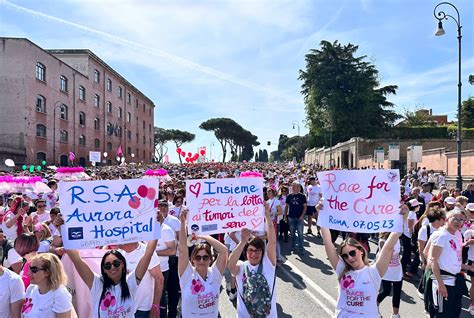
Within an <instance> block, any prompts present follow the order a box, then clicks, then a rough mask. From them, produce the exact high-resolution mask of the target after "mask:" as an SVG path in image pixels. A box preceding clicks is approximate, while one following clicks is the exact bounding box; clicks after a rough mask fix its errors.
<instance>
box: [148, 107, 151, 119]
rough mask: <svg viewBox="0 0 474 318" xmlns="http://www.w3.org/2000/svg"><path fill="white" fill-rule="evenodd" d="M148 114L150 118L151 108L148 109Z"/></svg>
mask: <svg viewBox="0 0 474 318" xmlns="http://www.w3.org/2000/svg"><path fill="white" fill-rule="evenodd" d="M148 114H149V115H150V117H151V107H150V109H148Z"/></svg>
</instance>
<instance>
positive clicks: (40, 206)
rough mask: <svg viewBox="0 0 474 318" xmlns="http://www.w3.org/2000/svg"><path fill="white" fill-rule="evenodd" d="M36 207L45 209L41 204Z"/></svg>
mask: <svg viewBox="0 0 474 318" xmlns="http://www.w3.org/2000/svg"><path fill="white" fill-rule="evenodd" d="M36 207H38V208H45V207H46V205H43V204H38V205H37V206H36Z"/></svg>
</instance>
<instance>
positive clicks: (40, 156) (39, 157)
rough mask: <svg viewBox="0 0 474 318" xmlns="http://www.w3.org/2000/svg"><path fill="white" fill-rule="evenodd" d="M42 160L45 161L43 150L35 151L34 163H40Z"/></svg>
mask: <svg viewBox="0 0 474 318" xmlns="http://www.w3.org/2000/svg"><path fill="white" fill-rule="evenodd" d="M43 161H46V154H45V153H44V152H37V153H36V163H37V164H41V163H42V162H43Z"/></svg>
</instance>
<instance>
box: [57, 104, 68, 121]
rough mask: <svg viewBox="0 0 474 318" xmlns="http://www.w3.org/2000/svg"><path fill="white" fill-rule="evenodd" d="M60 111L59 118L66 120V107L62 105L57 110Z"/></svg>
mask: <svg viewBox="0 0 474 318" xmlns="http://www.w3.org/2000/svg"><path fill="white" fill-rule="evenodd" d="M59 111H60V118H61V119H64V120H67V117H68V116H67V106H66V105H64V104H62V105H61V107H60V108H59Z"/></svg>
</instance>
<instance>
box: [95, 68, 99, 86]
mask: <svg viewBox="0 0 474 318" xmlns="http://www.w3.org/2000/svg"><path fill="white" fill-rule="evenodd" d="M94 82H96V83H100V72H99V71H98V70H94Z"/></svg>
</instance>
